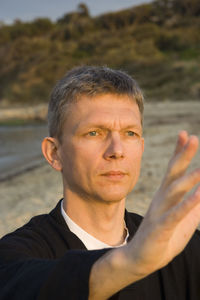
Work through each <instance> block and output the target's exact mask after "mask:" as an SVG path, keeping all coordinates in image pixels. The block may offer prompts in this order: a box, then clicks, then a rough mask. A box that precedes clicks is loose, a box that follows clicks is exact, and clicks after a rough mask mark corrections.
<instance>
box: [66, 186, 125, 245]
mask: <svg viewBox="0 0 200 300" xmlns="http://www.w3.org/2000/svg"><path fill="white" fill-rule="evenodd" d="M63 208H64V210H65V212H66V214H67V215H68V216H69V217H70V218H71V219H72V220H73V221H74V222H75V223H76V224H77V225H79V226H80V227H81V228H82V229H84V230H85V231H86V232H88V233H89V234H91V235H92V236H94V237H95V238H96V239H98V240H100V241H102V242H104V243H106V244H108V245H111V246H117V245H120V244H121V243H123V241H124V238H125V235H126V231H125V228H124V211H125V199H122V200H121V201H119V202H113V203H110V202H109V203H106V202H100V201H88V200H83V199H82V198H80V197H79V196H78V195H77V194H74V193H73V192H71V191H65V193H64V201H63Z"/></svg>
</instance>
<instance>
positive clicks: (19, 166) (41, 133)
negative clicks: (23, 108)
mask: <svg viewBox="0 0 200 300" xmlns="http://www.w3.org/2000/svg"><path fill="white" fill-rule="evenodd" d="M45 136H47V126H46V125H44V124H42V125H41V124H40V125H39V124H37V125H27V126H0V180H4V179H6V178H8V177H10V176H13V175H16V174H18V173H21V172H23V171H25V170H26V169H29V168H32V167H34V166H37V165H39V164H41V163H43V162H44V158H43V155H42V152H41V142H42V140H43V138H44V137H45Z"/></svg>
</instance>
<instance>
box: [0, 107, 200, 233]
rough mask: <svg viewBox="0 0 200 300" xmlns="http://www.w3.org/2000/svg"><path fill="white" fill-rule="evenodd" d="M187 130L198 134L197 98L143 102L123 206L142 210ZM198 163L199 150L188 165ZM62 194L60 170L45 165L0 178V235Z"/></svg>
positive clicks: (47, 207)
mask: <svg viewBox="0 0 200 300" xmlns="http://www.w3.org/2000/svg"><path fill="white" fill-rule="evenodd" d="M182 129H185V130H188V132H189V133H190V134H196V135H197V136H198V137H199V138H200V102H190V101H188V102H175V103H174V102H164V103H152V104H146V110H145V124H144V137H145V152H144V157H143V164H142V171H141V176H140V180H139V182H138V184H137V185H136V187H135V189H134V190H133V192H132V193H131V194H130V195H129V197H128V199H127V208H128V209H129V210H131V211H135V212H137V213H140V214H144V213H145V211H146V209H147V207H148V205H149V203H150V201H151V199H152V197H153V194H154V193H155V191H156V189H157V188H158V187H159V184H160V182H161V179H162V177H163V174H164V172H165V170H166V167H167V163H168V160H169V158H170V156H171V154H172V153H173V149H174V147H175V142H176V138H177V134H178V132H179V131H180V130H182ZM197 165H198V166H200V151H199V152H198V154H197V156H196V157H195V159H194V160H193V162H192V165H191V168H194V167H196V166H197ZM61 197H62V184H61V177H60V174H59V173H57V172H55V171H54V170H52V169H51V168H50V167H49V166H48V165H41V166H40V167H37V168H35V169H32V170H31V171H30V170H29V171H27V172H25V173H23V174H20V175H18V176H15V177H13V178H12V179H9V180H7V181H3V182H0V199H1V201H0V236H1V235H3V234H5V233H6V232H9V231H11V230H14V229H15V228H17V227H19V226H20V225H22V224H24V223H25V222H27V221H28V220H29V219H30V218H31V217H32V216H34V215H36V214H40V213H45V212H48V211H49V210H50V209H51V208H52V207H54V206H55V205H56V203H57V201H58V200H59V198H61Z"/></svg>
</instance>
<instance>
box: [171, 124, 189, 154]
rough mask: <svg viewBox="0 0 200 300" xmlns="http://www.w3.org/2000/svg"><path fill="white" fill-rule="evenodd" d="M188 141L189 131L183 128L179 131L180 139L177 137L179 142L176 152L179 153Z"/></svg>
mask: <svg viewBox="0 0 200 300" xmlns="http://www.w3.org/2000/svg"><path fill="white" fill-rule="evenodd" d="M187 142H188V133H187V131H185V130H182V131H180V132H179V135H178V139H177V143H176V148H175V151H174V154H175V155H176V154H178V153H179V152H180V151H181V150H182V149H183V147H184V146H185V144H186V143H187Z"/></svg>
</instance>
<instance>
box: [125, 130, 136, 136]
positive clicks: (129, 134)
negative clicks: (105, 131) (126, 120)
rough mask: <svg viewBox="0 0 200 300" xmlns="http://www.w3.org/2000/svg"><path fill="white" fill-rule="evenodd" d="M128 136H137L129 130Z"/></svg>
mask: <svg viewBox="0 0 200 300" xmlns="http://www.w3.org/2000/svg"><path fill="white" fill-rule="evenodd" d="M126 134H127V135H128V136H134V135H135V132H134V131H131V130H129V131H127V132H126Z"/></svg>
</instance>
